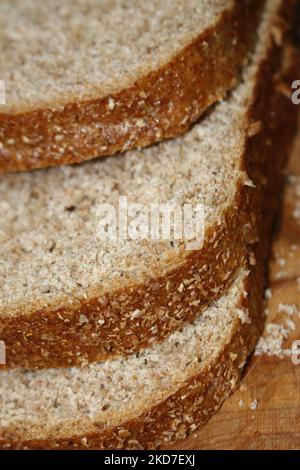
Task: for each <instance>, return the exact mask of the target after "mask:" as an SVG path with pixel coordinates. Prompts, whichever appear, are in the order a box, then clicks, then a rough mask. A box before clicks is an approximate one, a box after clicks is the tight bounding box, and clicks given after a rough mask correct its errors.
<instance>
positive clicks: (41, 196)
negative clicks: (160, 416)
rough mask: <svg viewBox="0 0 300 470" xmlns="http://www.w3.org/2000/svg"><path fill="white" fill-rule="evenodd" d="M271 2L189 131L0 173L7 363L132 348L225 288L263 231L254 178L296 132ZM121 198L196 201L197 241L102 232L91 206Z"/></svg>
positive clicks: (259, 187) (279, 156) (51, 362)
mask: <svg viewBox="0 0 300 470" xmlns="http://www.w3.org/2000/svg"><path fill="white" fill-rule="evenodd" d="M282 5H283V3H282V1H275V2H274V1H273V0H270V1H269V2H268V7H267V9H266V13H265V17H264V21H263V24H262V26H261V29H260V33H259V35H260V41H259V45H258V47H257V50H256V52H255V55H254V57H253V63H252V65H251V66H249V68H248V69H247V70H246V71H245V73H244V83H243V84H241V85H240V87H239V88H238V89H237V90H236V91H235V92H234V93H233V95H232V97H231V98H230V99H229V100H228V101H226V102H223V103H221V104H220V105H219V106H218V107H217V108H216V109H215V110H214V112H213V113H212V114H211V115H210V116H208V117H207V118H206V119H205V120H204V121H203V122H202V123H200V124H198V125H196V126H195V127H194V128H193V129H192V130H191V131H190V133H188V134H187V135H186V136H184V137H182V138H181V139H177V140H175V141H170V142H165V143H162V144H160V145H159V146H156V147H153V148H149V149H146V150H144V151H140V152H139V151H135V152H130V153H127V154H126V155H125V156H124V157H123V158H121V159H120V158H118V157H112V158H110V159H107V160H102V161H99V162H90V163H86V164H84V165H82V166H81V167H68V168H60V169H52V170H44V171H38V172H35V173H31V174H18V175H13V174H12V175H6V176H5V177H2V178H1V180H0V210H1V234H0V236H1V245H0V276H1V284H2V288H1V292H0V339H1V340H2V341H4V342H5V344H6V352H7V366H8V367H17V366H22V367H57V366H68V365H76V364H84V363H86V362H91V361H99V360H103V359H106V358H108V356H112V355H116V354H130V353H133V352H137V351H140V350H141V349H142V348H145V347H147V346H149V344H153V343H154V342H157V341H162V340H163V339H164V338H165V337H166V336H167V335H168V334H170V333H171V332H173V331H175V330H176V329H179V328H181V327H182V326H183V325H185V324H186V323H187V322H192V321H193V319H194V318H195V317H196V316H197V315H199V314H200V313H201V311H202V310H203V309H204V308H205V307H206V306H207V305H209V304H210V303H211V302H212V301H213V300H215V299H217V298H219V297H220V296H221V295H222V294H223V293H224V291H225V290H226V289H227V288H228V287H229V286H230V285H231V283H232V282H233V280H234V279H235V277H236V273H237V270H238V269H239V267H240V266H241V264H243V263H244V262H245V260H246V258H247V252H248V249H247V245H249V244H251V243H253V242H254V241H256V240H257V239H258V238H259V237H260V236H261V233H260V231H259V229H258V227H259V220H260V218H261V217H262V207H263V201H264V197H263V195H264V194H265V191H266V187H265V186H266V185H265V183H266V180H268V177H269V176H271V181H275V176H276V175H277V173H278V170H279V168H280V166H281V164H282V160H283V158H284V156H285V155H286V153H287V149H288V147H289V144H290V143H291V141H292V136H293V132H294V128H295V125H294V121H296V118H295V115H296V108H295V107H294V106H293V105H292V103H291V101H289V100H288V99H287V98H286V97H284V95H283V94H282V93H281V87H279V86H278V81H279V79H280V74H278V71H279V69H280V61H281V52H282V47H281V45H280V44H276V43H275V42H274V41H273V39H272V38H273V35H274V34H275V31H276V34H275V37H276V40H277V42H278V38H281V35H280V33H281V31H282V30H283V23H282V20H280V21H279V19H278V12H279V10H280V9H281V7H282ZM284 9H285V11H287V4H286V2H285V3H284ZM270 31H272V33H270ZM276 74H277V76H276ZM282 128H285V132H282ZM279 130H280V132H279ZM166 161H168V163H169V165H168V166H167V167H166V166H165V162H166ZM270 162H272V164H270ZM224 182H226V185H225V184H224ZM120 195H126V196H127V197H128V199H129V201H131V202H132V201H133V202H139V203H143V204H145V205H147V206H149V204H150V203H151V202H153V201H155V202H156V203H164V202H170V201H173V202H174V201H175V202H178V203H180V204H185V203H193V204H194V203H195V202H204V204H205V209H206V221H205V222H206V231H205V242H204V247H203V248H202V249H198V250H194V251H192V252H188V251H186V249H185V248H186V247H185V245H184V243H179V244H177V245H170V243H169V242H167V241H160V242H154V241H143V242H134V241H131V240H123V241H122V242H119V241H116V242H108V241H104V240H99V239H98V238H97V231H96V226H95V222H96V220H95V207H97V205H98V204H100V203H108V202H109V203H111V204H115V203H116V201H118V198H119V196H120ZM264 217H266V216H265V215H264Z"/></svg>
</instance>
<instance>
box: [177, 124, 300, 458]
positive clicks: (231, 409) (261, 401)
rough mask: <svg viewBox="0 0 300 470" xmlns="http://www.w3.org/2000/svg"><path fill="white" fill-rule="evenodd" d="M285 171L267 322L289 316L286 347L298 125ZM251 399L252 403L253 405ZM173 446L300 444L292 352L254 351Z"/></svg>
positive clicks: (296, 261)
mask: <svg viewBox="0 0 300 470" xmlns="http://www.w3.org/2000/svg"><path fill="white" fill-rule="evenodd" d="M289 174H290V175H292V177H291V178H289V179H288V181H287V185H286V191H285V197H284V211H283V216H282V217H281V220H279V223H278V227H277V233H276V236H275V242H274V249H273V260H272V262H271V269H270V287H271V292H272V297H271V299H270V301H269V305H268V310H269V314H268V318H267V325H268V324H270V323H274V324H277V325H278V324H279V325H282V326H283V327H286V321H287V320H292V321H293V322H294V323H295V330H294V331H290V333H289V337H288V338H287V339H286V340H285V341H284V343H283V348H284V349H289V348H291V346H292V344H293V342H294V341H295V340H300V313H299V312H300V216H299V217H298V218H297V217H296V215H297V214H296V212H295V210H296V209H297V208H300V131H299V139H298V143H297V145H296V149H295V151H294V153H293V156H292V158H291V161H290V164H289ZM280 305H285V306H296V307H297V308H298V314H295V315H293V316H290V315H287V314H285V313H282V312H280V311H279V310H280ZM267 325H266V329H267ZM265 336H267V332H266V333H265ZM299 357H300V355H299ZM255 401H257V406H256V409H251V406H252V408H253V407H254V405H255V403H256V402H255ZM174 448H176V449H180V450H181V449H189V450H191V449H193V450H194V449H226V450H227V449H236V450H240V449H243V450H246V449H247V450H248V449H250V450H253V449H259V450H267V449H272V450H284V449H291V450H296V449H300V365H298V366H297V365H294V364H293V361H292V358H291V356H286V357H284V358H279V357H276V356H267V355H260V356H254V357H253V358H252V359H251V361H250V363H249V365H248V368H247V370H246V373H245V376H244V379H243V381H242V383H241V386H240V388H239V390H238V391H237V392H236V393H235V394H234V395H233V396H231V398H230V399H229V400H227V401H226V402H225V404H224V406H223V407H222V409H221V411H220V412H219V413H217V414H216V415H215V416H214V417H213V418H212V419H211V421H210V422H209V423H208V424H207V425H206V426H205V427H204V428H202V429H201V430H200V431H198V432H197V433H196V434H194V435H193V436H191V437H190V438H189V439H187V440H185V441H182V442H180V443H178V444H177V445H176V446H174Z"/></svg>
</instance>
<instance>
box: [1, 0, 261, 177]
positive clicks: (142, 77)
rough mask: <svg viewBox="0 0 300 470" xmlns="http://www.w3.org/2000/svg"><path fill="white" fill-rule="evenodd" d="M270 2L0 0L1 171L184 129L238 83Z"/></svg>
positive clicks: (69, 159)
mask: <svg viewBox="0 0 300 470" xmlns="http://www.w3.org/2000/svg"><path fill="white" fill-rule="evenodd" d="M264 3H265V0H244V1H243V2H240V1H239V0H214V1H211V0H188V1H185V2H182V1H179V0H166V1H164V2H161V1H159V0H152V1H151V2H144V1H142V0H130V1H124V0H122V1H120V0H101V1H99V0H86V1H82V0H76V1H74V0H67V1H64V2H63V3H62V2H61V1H60V0H44V1H43V2H36V1H34V0H23V1H22V2H20V1H18V0H2V1H1V2H0V44H1V57H0V80H2V81H3V82H5V85H6V105H4V106H1V107H0V171H5V170H11V171H15V170H25V169H32V168H41V167H45V166H56V165H60V164H63V163H75V162H82V161H84V160H88V159H91V158H95V157H98V156H103V155H111V154H114V153H116V152H118V151H124V150H127V149H131V148H138V147H144V146H147V145H149V144H151V143H153V142H158V141H161V140H163V139H166V138H169V137H175V136H178V135H180V134H182V133H184V132H185V131H186V130H187V129H188V128H189V127H190V126H191V124H192V123H193V122H195V121H196V120H197V119H198V117H199V116H200V115H201V114H202V113H203V112H204V111H205V110H206V109H207V108H208V107H209V106H210V105H211V104H212V103H214V102H216V101H218V100H220V99H221V98H223V97H224V96H225V94H226V92H227V91H228V90H229V89H231V88H233V86H234V85H235V83H236V81H237V79H238V78H239V75H240V70H241V67H242V65H243V63H244V61H245V60H246V58H247V54H248V53H249V51H250V50H251V48H252V46H253V44H254V42H255V33H256V29H257V26H258V23H259V20H260V17H261V12H262V9H263V5H264Z"/></svg>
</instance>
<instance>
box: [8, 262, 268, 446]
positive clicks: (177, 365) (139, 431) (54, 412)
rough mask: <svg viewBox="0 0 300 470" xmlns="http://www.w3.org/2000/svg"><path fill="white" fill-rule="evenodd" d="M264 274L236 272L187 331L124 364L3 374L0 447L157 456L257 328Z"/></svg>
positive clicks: (224, 383)
mask: <svg viewBox="0 0 300 470" xmlns="http://www.w3.org/2000/svg"><path fill="white" fill-rule="evenodd" d="M262 279H263V275H262V272H261V270H260V269H258V265H257V266H256V268H255V269H254V271H252V274H249V271H247V270H241V272H240V273H239V275H238V277H237V280H236V281H235V283H234V284H233V286H232V287H231V288H230V290H229V292H228V294H227V295H226V296H224V297H222V298H221V299H219V300H218V301H217V302H216V303H215V304H213V305H212V306H210V307H209V308H208V309H207V310H206V311H205V313H204V315H203V316H200V317H199V318H198V319H197V320H196V322H195V323H194V324H193V325H188V326H186V327H185V328H184V329H183V330H181V331H180V332H176V333H173V334H172V335H171V336H169V337H168V338H167V339H166V340H165V341H164V342H163V343H160V344H157V345H155V346H153V347H151V348H150V349H146V350H144V351H143V352H142V353H141V354H138V355H135V354H134V355H132V356H129V357H127V358H126V359H122V358H117V359H114V360H109V361H106V362H103V363H99V364H93V365H90V366H87V367H85V368H71V369H49V370H40V371H35V372H33V371H28V370H12V371H2V372H1V381H0V405H1V406H0V448H2V449H5V448H17V449H21V448H25V449H58V448H62V449H63V448H65V449H87V448H94V449H95V448H96V449H103V448H104V449H121V448H124V449H146V448H148V449H155V448H157V447H159V446H164V445H166V444H167V443H170V442H173V441H174V440H176V439H180V438H184V437H186V435H187V434H188V433H189V432H191V431H195V430H196V429H197V427H198V426H199V425H201V424H203V423H205V422H206V421H207V420H208V419H209V417H210V415H211V414H213V413H214V412H215V411H216V410H217V409H218V408H219V407H220V405H221V403H222V402H223V400H224V399H225V398H226V397H227V396H228V395H229V394H230V393H231V391H232V390H233V389H234V388H235V386H236V384H237V381H238V379H239V377H240V374H241V372H242V370H243V367H244V365H245V361H246V359H247V356H248V354H249V353H250V352H251V351H252V350H253V348H254V346H255V344H256V341H257V339H258V336H259V334H260V331H261V326H262V322H261V317H262V315H261V311H262V299H263V295H262V287H263V283H262Z"/></svg>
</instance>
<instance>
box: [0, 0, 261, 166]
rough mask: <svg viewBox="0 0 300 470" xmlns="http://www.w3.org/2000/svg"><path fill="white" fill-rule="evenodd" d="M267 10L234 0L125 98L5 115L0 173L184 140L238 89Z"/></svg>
mask: <svg viewBox="0 0 300 470" xmlns="http://www.w3.org/2000/svg"><path fill="white" fill-rule="evenodd" d="M264 3H265V0H244V1H243V2H241V1H238V0H234V2H233V7H232V8H231V9H229V10H227V11H226V12H224V14H223V15H222V17H221V18H220V20H219V22H218V23H217V24H216V25H215V26H214V27H211V28H209V29H207V30H206V31H205V32H204V33H202V34H201V35H199V37H197V38H196V39H195V40H193V41H192V43H191V44H189V45H187V46H186V47H185V48H184V49H183V50H182V51H181V52H180V53H179V54H178V55H177V56H175V57H174V58H173V59H172V60H171V61H170V62H169V63H168V64H166V65H164V66H163V67H161V68H159V69H158V70H154V71H153V72H152V73H150V74H149V75H147V76H142V77H140V78H139V79H138V80H137V81H136V82H135V83H133V85H132V86H131V87H130V88H127V89H123V90H120V91H119V92H118V93H115V94H112V95H110V96H106V97H104V98H101V99H91V100H90V101H82V102H76V101H75V102H70V103H69V104H67V105H65V106H61V105H60V104H59V103H53V105H51V106H49V107H48V108H46V109H35V110H27V111H26V110H24V111H22V110H20V111H19V112H16V113H5V112H1V109H0V143H1V145H0V172H1V171H2V172H3V171H23V170H29V169H33V168H43V167H47V166H57V165H61V164H67V163H79V162H82V161H84V160H89V159H92V158H96V157H101V156H107V155H112V154H115V153H117V152H123V151H125V150H128V149H132V148H137V147H144V146H147V145H150V144H152V143H155V142H159V141H161V140H163V139H167V138H171V137H175V136H178V135H181V134H183V133H184V132H186V131H187V130H188V129H189V127H190V126H191V124H192V123H194V122H195V121H196V120H197V119H198V118H199V116H200V115H202V114H203V113H204V111H205V110H206V109H207V108H208V107H209V106H210V105H211V104H212V103H214V102H216V101H218V100H220V99H221V98H223V97H224V96H225V94H226V92H227V91H228V90H229V89H231V88H233V86H234V85H235V84H236V82H237V79H238V77H239V75H240V70H241V67H242V66H243V65H244V62H245V59H246V58H247V55H248V53H249V51H250V50H251V49H252V46H253V44H254V42H255V32H256V28H257V26H258V24H259V20H260V18H261V12H262V9H263V6H264ZM112 100H113V101H112ZM112 102H114V103H115V106H114V109H111V108H112V107H111V106H110V103H112ZM96 124H97V126H96ZM125 124H126V126H125ZM83 129H84V132H83ZM62 137H63V138H62Z"/></svg>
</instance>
